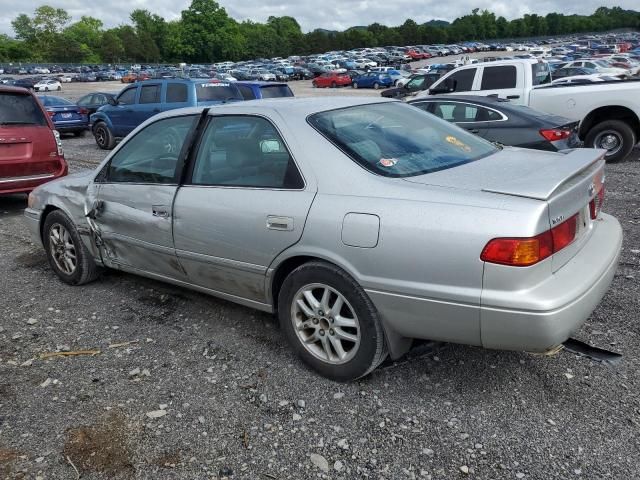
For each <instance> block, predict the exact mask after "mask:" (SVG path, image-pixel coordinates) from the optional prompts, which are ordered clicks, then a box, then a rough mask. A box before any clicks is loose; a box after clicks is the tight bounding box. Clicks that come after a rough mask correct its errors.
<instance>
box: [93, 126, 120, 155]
mask: <svg viewBox="0 0 640 480" xmlns="http://www.w3.org/2000/svg"><path fill="white" fill-rule="evenodd" d="M93 136H94V137H95V139H96V143H97V144H98V147H100V148H101V149H103V150H112V149H113V147H115V146H116V139H115V137H114V136H113V133H111V130H109V127H107V124H106V123H104V122H98V124H96V126H95V127H94V128H93Z"/></svg>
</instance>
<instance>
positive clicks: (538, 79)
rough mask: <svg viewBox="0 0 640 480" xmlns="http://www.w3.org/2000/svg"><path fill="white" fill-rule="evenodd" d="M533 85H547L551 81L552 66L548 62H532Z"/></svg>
mask: <svg viewBox="0 0 640 480" xmlns="http://www.w3.org/2000/svg"><path fill="white" fill-rule="evenodd" d="M531 73H532V78H533V85H545V84H547V83H551V67H549V64H548V63H543V62H538V63H532V64H531Z"/></svg>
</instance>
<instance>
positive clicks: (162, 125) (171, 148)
mask: <svg viewBox="0 0 640 480" xmlns="http://www.w3.org/2000/svg"><path fill="white" fill-rule="evenodd" d="M194 118H195V116H193V115H188V116H184V117H172V118H165V119H163V120H159V121H157V122H154V123H152V124H151V125H149V126H147V127H145V128H144V129H143V130H141V131H140V132H138V134H136V135H135V136H134V137H133V138H131V139H130V140H128V141H126V143H125V144H124V145H123V146H122V147H121V148H120V150H118V152H117V153H116V154H115V155H114V156H113V158H112V159H111V161H110V162H109V164H108V166H107V171H106V179H105V180H106V181H107V182H109V183H176V182H177V175H178V173H179V172H177V165H178V158H179V157H180V152H181V150H182V147H183V145H184V142H185V139H186V138H187V134H188V133H189V129H190V128H191V126H192V125H193V122H194Z"/></svg>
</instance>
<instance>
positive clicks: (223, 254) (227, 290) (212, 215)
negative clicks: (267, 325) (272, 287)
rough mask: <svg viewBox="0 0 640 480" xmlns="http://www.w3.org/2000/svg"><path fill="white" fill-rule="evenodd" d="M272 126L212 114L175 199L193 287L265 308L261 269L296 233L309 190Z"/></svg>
mask: <svg viewBox="0 0 640 480" xmlns="http://www.w3.org/2000/svg"><path fill="white" fill-rule="evenodd" d="M290 152H291V149H290V148H289V146H288V145H287V143H286V142H285V139H284V137H283V136H282V135H281V134H280V132H279V130H278V129H277V128H276V127H275V126H274V124H273V123H272V122H271V121H269V120H267V119H266V118H263V117H258V116H251V115H233V116H230V115H229V116H225V115H221V116H212V117H211V119H210V121H209V124H208V126H207V128H206V130H205V132H204V134H203V136H202V139H201V141H200V145H199V147H198V150H197V154H196V156H195V160H194V162H193V164H192V166H191V172H190V173H189V174H188V177H187V181H186V182H185V184H184V185H182V186H181V187H180V189H179V190H178V193H177V194H176V199H175V202H174V227H173V233H174V241H175V247H176V253H177V255H178V258H179V260H180V264H181V265H182V266H183V267H184V269H185V271H186V272H187V275H188V276H189V279H190V281H191V282H193V283H194V284H196V285H199V286H201V287H204V288H207V289H210V290H213V291H216V292H218V293H221V294H226V295H229V296H233V297H234V298H236V299H237V298H243V299H247V300H249V301H250V302H258V303H260V304H264V303H265V302H267V300H266V298H265V281H266V273H267V268H268V266H269V265H270V264H271V262H272V261H273V259H274V258H275V257H276V256H277V255H278V254H279V253H280V252H282V251H283V250H285V249H286V248H287V247H289V246H290V245H292V244H294V243H296V242H297V241H298V240H299V238H300V236H301V235H302V231H303V227H304V224H305V220H306V217H307V213H308V211H309V208H310V207H311V203H312V201H313V198H314V195H315V185H314V186H311V185H309V183H308V182H305V181H304V179H303V177H302V175H301V173H300V170H299V169H298V166H297V164H296V162H295V161H294V159H293V156H292V155H291V153H290Z"/></svg>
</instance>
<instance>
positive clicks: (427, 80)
mask: <svg viewBox="0 0 640 480" xmlns="http://www.w3.org/2000/svg"><path fill="white" fill-rule="evenodd" d="M439 78H440V74H439V73H421V74H418V75H414V76H413V77H411V79H410V80H409V81H408V82H407V83H406V84H404V85H403V86H402V87H396V88H388V89H386V90H385V91H383V92H382V93H381V94H380V95H382V96H383V97H386V98H404V97H408V96H409V95H412V94H414V93H417V92H419V91H421V90H426V89H428V88H429V87H430V86H431V85H433V84H434V83H435V81H436V80H438V79H439Z"/></svg>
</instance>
